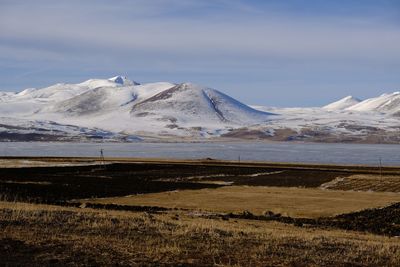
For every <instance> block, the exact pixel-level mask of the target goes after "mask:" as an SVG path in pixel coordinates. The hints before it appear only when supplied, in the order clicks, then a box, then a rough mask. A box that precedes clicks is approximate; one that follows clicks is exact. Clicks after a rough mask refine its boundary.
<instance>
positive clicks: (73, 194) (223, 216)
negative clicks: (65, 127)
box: [0, 158, 400, 266]
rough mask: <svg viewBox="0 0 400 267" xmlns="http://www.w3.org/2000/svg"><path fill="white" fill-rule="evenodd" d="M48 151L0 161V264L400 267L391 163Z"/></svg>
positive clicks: (399, 182)
mask: <svg viewBox="0 0 400 267" xmlns="http://www.w3.org/2000/svg"><path fill="white" fill-rule="evenodd" d="M47 160H48V159H45V158H40V159H37V160H35V159H29V161H28V162H27V161H25V160H24V159H16V161H15V162H13V159H7V161H5V162H4V166H5V165H7V166H6V167H7V168H0V266H400V239H399V236H400V194H399V193H398V192H399V190H398V188H399V186H400V168H395V167H391V168H384V169H383V170H382V174H383V175H380V170H379V169H377V168H375V167H363V166H352V167H351V166H327V165H315V166H312V165H301V164H298V165H295V164H271V163H268V164H262V163H244V164H242V165H241V164H238V163H232V162H216V161H213V160H204V161H198V162H194V161H193V162H189V161H187V162H161V161H159V160H155V161H154V162H151V161H146V162H143V161H142V160H140V161H132V162H129V161H128V159H125V160H121V159H118V160H116V162H111V160H109V161H110V162H108V164H107V165H103V164H100V165H99V164H98V165H93V164H95V163H96V162H95V161H91V160H89V159H74V160H71V161H69V160H68V159H64V158H60V159H57V158H56V159H50V160H49V162H50V163H51V164H50V165H52V167H44V166H45V162H46V161H47ZM36 161H37V162H36ZM123 161H126V162H123ZM70 164H77V166H63V165H70ZM54 165H57V166H54ZM82 165H86V166H82ZM4 166H3V167H4ZM22 166H24V168H21V167H22ZM374 191H379V192H374ZM1 200H3V201H1ZM393 203H397V204H393ZM391 204H393V205H391ZM389 205H390V206H389Z"/></svg>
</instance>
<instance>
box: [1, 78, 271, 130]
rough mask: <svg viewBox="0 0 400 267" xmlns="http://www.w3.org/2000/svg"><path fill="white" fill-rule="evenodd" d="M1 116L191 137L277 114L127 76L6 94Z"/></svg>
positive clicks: (192, 88)
mask: <svg viewBox="0 0 400 267" xmlns="http://www.w3.org/2000/svg"><path fill="white" fill-rule="evenodd" d="M0 114H2V116H3V117H4V116H7V117H16V118H25V119H26V118H27V119H29V120H33V121H34V120H36V121H54V122H57V123H60V124H66V125H76V126H80V127H89V128H93V129H103V130H106V131H112V132H117V133H123V134H128V135H132V134H141V135H146V136H152V135H154V136H163V135H164V136H187V137H191V136H200V137H201V136H208V135H213V134H215V133H216V132H221V131H226V130H228V129H231V128H232V127H243V126H248V125H253V124H260V123H265V122H266V121H268V119H269V117H270V116H271V115H272V114H270V113H267V112H262V111H258V110H255V109H253V108H250V107H249V106H246V105H245V104H243V103H240V102H239V101H237V100H235V99H233V98H231V97H229V96H227V95H225V94H223V93H221V92H219V91H217V90H214V89H211V88H206V87H201V86H198V85H194V84H190V83H183V84H172V83H168V82H158V83H148V84H139V83H138V82H134V81H130V80H129V79H127V78H126V77H122V76H116V77H113V78H110V79H91V80H88V81H85V82H82V83H78V84H64V83H59V84H56V85H53V86H49V87H46V88H42V89H27V90H24V91H22V92H20V93H16V94H15V93H14V94H11V93H7V94H6V93H4V94H2V95H1V96H0Z"/></svg>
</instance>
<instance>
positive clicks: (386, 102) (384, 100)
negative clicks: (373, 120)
mask: <svg viewBox="0 0 400 267" xmlns="http://www.w3.org/2000/svg"><path fill="white" fill-rule="evenodd" d="M347 110H350V111H362V112H374V111H375V112H383V113H389V114H390V113H396V112H399V111H400V92H394V93H391V94H383V95H381V96H378V97H374V98H370V99H367V100H364V101H362V102H360V103H358V104H356V105H354V106H351V107H349V108H347Z"/></svg>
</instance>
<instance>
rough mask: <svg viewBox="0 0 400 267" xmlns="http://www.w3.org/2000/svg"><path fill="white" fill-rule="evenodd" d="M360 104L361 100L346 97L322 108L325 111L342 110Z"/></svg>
mask: <svg viewBox="0 0 400 267" xmlns="http://www.w3.org/2000/svg"><path fill="white" fill-rule="evenodd" d="M360 102H361V100H359V99H358V98H355V97H353V96H346V97H345V98H342V99H340V100H338V101H335V102H333V103H331V104H329V105H326V106H324V107H323V108H324V109H326V110H344V109H346V108H349V107H352V106H354V105H356V104H358V103H360Z"/></svg>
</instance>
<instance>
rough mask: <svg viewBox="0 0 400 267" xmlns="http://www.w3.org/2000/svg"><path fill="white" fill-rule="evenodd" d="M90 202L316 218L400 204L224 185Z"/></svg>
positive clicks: (393, 198) (381, 197)
mask: <svg viewBox="0 0 400 267" xmlns="http://www.w3.org/2000/svg"><path fill="white" fill-rule="evenodd" d="M88 202H91V203H102V204H117V205H128V206H129V205H141V206H159V207H167V208H179V209H192V210H205V211H215V212H236V213H237V212H242V211H245V210H247V211H250V212H252V213H254V214H259V215H261V214H263V213H264V212H265V211H273V212H274V213H280V214H282V215H284V216H290V217H306V218H317V217H326V216H334V215H338V214H342V213H349V212H353V211H358V210H362V209H366V208H375V207H383V206H388V205H390V204H392V203H395V202H400V194H397V193H375V192H347V191H328V190H321V189H304V188H287V187H263V186H260V187H255V186H225V187H221V188H217V189H201V190H183V191H173V192H163V193H152V194H144V195H143V194H142V195H133V196H125V197H114V198H103V199H90V200H88Z"/></svg>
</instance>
